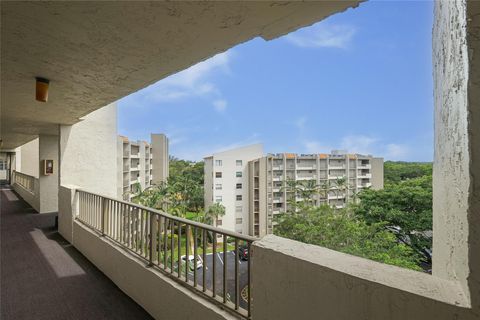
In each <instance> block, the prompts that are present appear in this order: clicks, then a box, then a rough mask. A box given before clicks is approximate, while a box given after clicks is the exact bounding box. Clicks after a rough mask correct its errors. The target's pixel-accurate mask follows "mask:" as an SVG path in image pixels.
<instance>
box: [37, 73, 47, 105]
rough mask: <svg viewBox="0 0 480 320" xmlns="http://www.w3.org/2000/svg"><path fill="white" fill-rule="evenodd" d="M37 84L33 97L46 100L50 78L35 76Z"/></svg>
mask: <svg viewBox="0 0 480 320" xmlns="http://www.w3.org/2000/svg"><path fill="white" fill-rule="evenodd" d="M35 79H37V85H36V90H35V97H36V100H37V101H41V102H47V100H48V85H49V83H50V80H48V79H45V78H40V77H36V78H35Z"/></svg>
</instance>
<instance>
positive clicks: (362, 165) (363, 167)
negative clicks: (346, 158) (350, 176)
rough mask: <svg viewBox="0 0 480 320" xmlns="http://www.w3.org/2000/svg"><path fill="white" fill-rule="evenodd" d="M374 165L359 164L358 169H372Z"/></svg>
mask: <svg viewBox="0 0 480 320" xmlns="http://www.w3.org/2000/svg"><path fill="white" fill-rule="evenodd" d="M371 168H372V165H371V164H358V165H357V169H371Z"/></svg>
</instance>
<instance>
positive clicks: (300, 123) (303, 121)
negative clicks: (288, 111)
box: [294, 117, 307, 130]
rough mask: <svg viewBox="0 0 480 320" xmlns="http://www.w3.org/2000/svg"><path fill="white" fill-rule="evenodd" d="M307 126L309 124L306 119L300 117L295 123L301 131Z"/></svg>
mask: <svg viewBox="0 0 480 320" xmlns="http://www.w3.org/2000/svg"><path fill="white" fill-rule="evenodd" d="M306 124H307V118H306V117H300V118H298V119H297V120H295V122H294V125H295V127H297V128H298V129H299V130H304V129H305V125H306Z"/></svg>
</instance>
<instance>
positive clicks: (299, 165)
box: [297, 164, 317, 171]
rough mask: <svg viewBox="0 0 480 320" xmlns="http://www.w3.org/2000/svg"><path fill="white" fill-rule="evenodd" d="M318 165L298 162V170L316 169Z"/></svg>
mask: <svg viewBox="0 0 480 320" xmlns="http://www.w3.org/2000/svg"><path fill="white" fill-rule="evenodd" d="M316 169H317V166H316V165H304V164H297V171H302V170H316Z"/></svg>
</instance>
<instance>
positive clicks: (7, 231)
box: [0, 186, 152, 320]
mask: <svg viewBox="0 0 480 320" xmlns="http://www.w3.org/2000/svg"><path fill="white" fill-rule="evenodd" d="M6 192H13V191H11V190H9V187H8V186H2V187H0V193H1V198H0V205H1V207H0V219H1V224H0V236H1V237H0V240H1V244H0V246H1V247H0V249H1V261H0V267H1V283H2V285H1V296H0V299H1V311H0V318H1V319H2V320H10V319H12V320H13V319H15V320H20V319H36V320H43V319H49V320H55V319H58V320H65V319H79V320H80V319H81V320H83V319H152V317H151V316H150V315H149V314H148V313H147V312H146V311H145V310H143V309H142V308H141V307H140V306H139V305H138V304H136V303H135V302H134V301H133V300H132V299H130V298H129V297H128V296H127V295H125V294H124V293H123V292H122V291H121V290H120V289H119V288H118V287H116V286H115V284H114V283H113V282H111V281H110V279H108V278H107V277H106V276H105V275H104V274H103V273H102V272H101V271H99V270H98V269H97V268H96V267H95V266H94V265H93V264H92V263H90V262H89V261H88V260H87V259H86V258H85V257H84V256H83V255H82V254H81V253H80V252H79V251H77V250H76V249H75V248H74V247H73V246H72V245H71V244H70V243H69V242H67V241H66V240H65V239H64V238H63V237H62V236H61V235H60V234H59V233H58V231H57V230H56V228H55V216H56V214H38V213H36V212H35V211H34V210H33V209H32V208H31V207H30V206H29V205H28V204H27V203H25V202H24V201H23V200H22V199H21V198H20V197H19V196H18V194H16V196H17V197H18V199H17V200H12V197H10V200H9V198H7V196H6V194H5V193H6Z"/></svg>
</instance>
